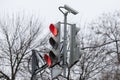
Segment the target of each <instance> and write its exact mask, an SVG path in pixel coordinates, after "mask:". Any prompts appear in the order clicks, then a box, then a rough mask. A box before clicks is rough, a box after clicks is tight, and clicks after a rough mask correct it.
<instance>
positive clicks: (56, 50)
mask: <svg viewBox="0 0 120 80" xmlns="http://www.w3.org/2000/svg"><path fill="white" fill-rule="evenodd" d="M49 29H50V31H51V33H52V35H53V36H52V37H50V38H49V43H50V45H51V46H52V50H50V52H49V53H48V54H45V55H44V59H45V61H46V63H47V65H48V66H49V67H51V66H53V65H54V64H55V63H57V62H58V61H59V59H60V22H58V23H57V24H55V25H54V24H50V26H49Z"/></svg>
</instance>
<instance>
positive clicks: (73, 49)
mask: <svg viewBox="0 0 120 80" xmlns="http://www.w3.org/2000/svg"><path fill="white" fill-rule="evenodd" d="M78 31H79V28H77V27H76V25H75V24H73V25H72V26H71V39H70V58H69V67H72V66H73V65H74V64H75V63H76V62H77V61H78V60H79V58H80V52H79V44H77V39H76V37H77V33H78Z"/></svg>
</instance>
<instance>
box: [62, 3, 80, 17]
mask: <svg viewBox="0 0 120 80" xmlns="http://www.w3.org/2000/svg"><path fill="white" fill-rule="evenodd" d="M64 8H65V9H66V10H68V11H70V12H71V13H73V14H74V15H76V14H78V12H77V11H76V10H74V9H73V8H71V7H69V6H68V5H64Z"/></svg>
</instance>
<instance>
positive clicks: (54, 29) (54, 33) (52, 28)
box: [49, 24, 58, 36]
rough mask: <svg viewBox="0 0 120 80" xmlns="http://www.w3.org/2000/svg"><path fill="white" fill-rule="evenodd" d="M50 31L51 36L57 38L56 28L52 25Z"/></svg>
mask: <svg viewBox="0 0 120 80" xmlns="http://www.w3.org/2000/svg"><path fill="white" fill-rule="evenodd" d="M49 28H50V31H51V32H52V34H53V35H54V36H57V34H58V30H57V28H56V27H55V26H54V24H50V27H49Z"/></svg>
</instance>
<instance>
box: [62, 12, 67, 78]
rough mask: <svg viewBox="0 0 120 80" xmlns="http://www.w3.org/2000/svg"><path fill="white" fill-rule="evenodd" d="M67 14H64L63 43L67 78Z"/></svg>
mask: <svg viewBox="0 0 120 80" xmlns="http://www.w3.org/2000/svg"><path fill="white" fill-rule="evenodd" d="M67 14H68V12H66V13H65V14H64V42H63V46H64V47H63V55H64V58H63V65H64V74H63V75H64V76H65V77H66V68H67Z"/></svg>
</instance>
